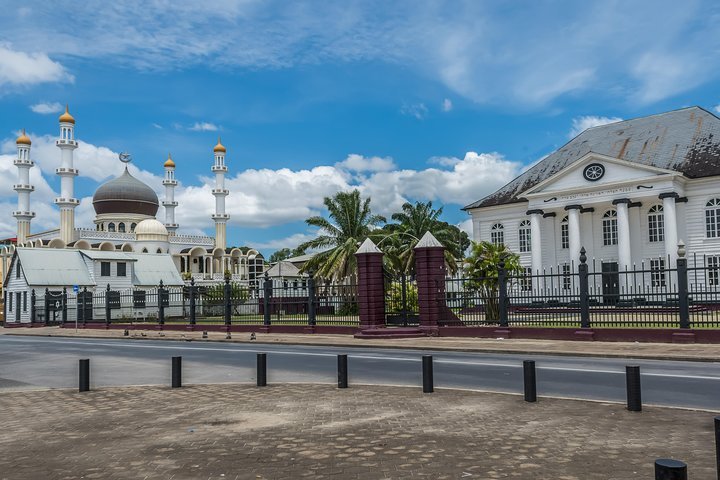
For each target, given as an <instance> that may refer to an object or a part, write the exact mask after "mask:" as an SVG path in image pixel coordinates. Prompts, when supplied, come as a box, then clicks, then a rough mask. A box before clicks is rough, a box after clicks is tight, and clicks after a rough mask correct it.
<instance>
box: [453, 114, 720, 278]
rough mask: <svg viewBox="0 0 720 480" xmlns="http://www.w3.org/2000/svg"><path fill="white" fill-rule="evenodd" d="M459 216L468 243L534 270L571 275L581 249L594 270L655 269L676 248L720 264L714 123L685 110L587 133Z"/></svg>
mask: <svg viewBox="0 0 720 480" xmlns="http://www.w3.org/2000/svg"><path fill="white" fill-rule="evenodd" d="M464 210H466V211H467V212H468V213H469V214H470V215H471V216H472V224H473V239H474V240H475V241H490V242H494V243H503V244H505V245H507V246H508V248H509V249H510V250H512V251H513V252H516V253H518V254H519V255H520V259H521V262H522V264H523V266H524V267H525V268H526V269H532V271H533V272H542V271H549V270H550V269H551V268H552V269H553V271H558V268H561V269H563V270H565V271H569V270H570V269H571V268H572V269H573V271H575V266H574V265H576V264H577V263H578V259H579V255H580V249H581V248H582V247H584V248H585V249H586V251H587V256H588V258H589V259H593V260H594V265H595V268H597V269H599V268H603V271H621V272H622V271H623V270H625V269H628V270H630V269H633V268H639V267H640V266H641V265H643V266H644V267H645V268H648V269H654V270H662V269H664V268H667V267H666V265H667V263H668V262H670V265H671V266H674V265H675V263H674V262H675V260H676V259H677V256H678V253H677V252H678V243H679V242H680V241H682V242H684V243H685V245H686V247H687V252H688V255H689V256H693V254H697V255H702V256H703V258H704V259H705V261H706V263H707V265H708V266H710V267H712V266H713V265H714V266H715V267H717V266H720V118H718V117H716V116H715V115H713V114H712V113H710V112H708V111H706V110H703V109H702V108H699V107H690V108H684V109H681V110H676V111H672V112H667V113H662V114H658V115H651V116H648V117H643V118H637V119H633V120H627V121H622V122H617V123H612V124H608V125H602V126H598V127H593V128H590V129H587V130H585V131H584V132H582V133H581V134H580V135H578V136H577V137H575V138H573V139H572V140H571V141H570V142H568V143H567V144H566V145H564V146H563V147H562V148H560V149H559V150H557V151H555V152H554V153H552V154H551V155H549V156H547V157H546V158H544V159H543V160H542V161H540V162H539V163H537V164H536V165H534V166H533V167H531V168H530V169H528V170H527V171H526V172H524V173H523V174H521V175H520V176H518V177H517V178H515V179H514V180H513V181H511V182H510V183H508V184H507V185H505V186H504V187H502V188H501V189H499V190H498V191H496V192H494V193H493V194H491V195H488V196H487V197H485V198H483V199H481V200H478V201H477V202H475V203H472V204H470V205H468V206H466V207H465V208H464ZM592 268H593V267H592V266H591V269H592ZM708 281H709V282H711V283H712V282H713V281H715V282H717V281H718V279H717V278H715V279H714V280H713V278H710V279H709V280H708Z"/></svg>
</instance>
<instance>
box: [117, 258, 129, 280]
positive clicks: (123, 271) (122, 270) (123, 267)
mask: <svg viewBox="0 0 720 480" xmlns="http://www.w3.org/2000/svg"><path fill="white" fill-rule="evenodd" d="M126 275H127V263H125V262H118V264H117V276H118V277H124V276H126Z"/></svg>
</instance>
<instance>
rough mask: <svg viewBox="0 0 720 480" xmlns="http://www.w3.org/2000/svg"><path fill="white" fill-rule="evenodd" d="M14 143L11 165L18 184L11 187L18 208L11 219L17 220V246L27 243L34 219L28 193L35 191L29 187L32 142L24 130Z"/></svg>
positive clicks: (31, 165) (32, 163)
mask: <svg viewBox="0 0 720 480" xmlns="http://www.w3.org/2000/svg"><path fill="white" fill-rule="evenodd" d="M15 143H16V144H17V158H16V159H15V162H13V163H15V166H16V167H17V169H18V183H17V184H15V185H13V190H15V191H16V192H17V194H18V208H17V211H15V212H13V217H15V218H16V219H17V243H18V245H19V244H21V243H25V242H27V238H28V237H29V236H30V222H31V221H32V219H33V218H35V212H31V211H30V193H31V192H33V191H34V190H35V187H34V186H32V185H30V169H31V168H32V167H33V166H34V165H35V162H33V161H32V160H30V145H31V144H32V142H31V141H30V137H28V136H27V135H25V130H24V129H23V132H22V135H20V136H19V137H18V138H17V140H16V141H15Z"/></svg>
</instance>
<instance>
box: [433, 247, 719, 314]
mask: <svg viewBox="0 0 720 480" xmlns="http://www.w3.org/2000/svg"><path fill="white" fill-rule="evenodd" d="M717 258H718V257H714V256H710V257H705V256H693V257H691V259H690V262H688V259H686V258H679V259H678V260H677V263H676V265H675V266H674V267H672V268H666V265H670V263H671V262H670V260H669V259H657V260H652V261H650V262H648V263H647V264H646V263H643V264H641V265H639V266H636V267H635V268H633V269H631V270H618V269H617V268H608V267H607V265H608V264H605V263H602V262H596V261H594V260H593V261H592V262H590V264H588V263H587V260H586V259H585V258H584V254H583V256H582V257H581V263H580V264H579V265H578V266H577V267H575V266H574V265H560V266H559V267H557V268H556V269H549V270H548V271H544V272H542V273H537V274H532V273H529V272H526V273H522V274H518V273H510V272H507V271H505V269H504V265H502V264H501V265H500V266H499V267H498V269H497V271H496V272H492V273H491V274H488V275H487V276H485V277H477V278H457V279H455V278H454V279H449V280H447V281H446V284H445V298H438V299H437V300H438V302H441V304H442V306H443V307H446V308H441V317H442V318H441V324H443V325H453V326H462V325H469V326H474V325H499V326H526V327H572V328H581V327H584V328H589V327H593V328H601V327H614V328H634V327H642V328H678V327H680V328H720V263H719V262H718V261H717ZM688 263H690V266H688Z"/></svg>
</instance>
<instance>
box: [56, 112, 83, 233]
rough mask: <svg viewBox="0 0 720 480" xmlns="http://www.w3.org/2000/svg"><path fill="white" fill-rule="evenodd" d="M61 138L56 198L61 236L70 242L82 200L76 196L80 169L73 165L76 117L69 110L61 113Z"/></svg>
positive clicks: (75, 143)
mask: <svg viewBox="0 0 720 480" xmlns="http://www.w3.org/2000/svg"><path fill="white" fill-rule="evenodd" d="M59 121H60V138H58V139H57V140H56V141H55V145H57V147H58V148H59V149H60V152H61V157H60V167H59V168H56V169H55V173H56V174H57V176H59V177H60V196H59V197H57V198H55V205H57V206H58V207H59V208H60V238H61V239H62V240H63V242H65V244H68V243H70V242H73V241H75V208H76V207H77V206H78V205H79V204H80V200H78V199H77V198H75V177H77V176H78V170H77V168H75V167H74V166H73V152H74V151H75V149H76V148H78V143H77V141H75V119H74V118H73V117H72V115H70V113H69V112H68V108H67V106H66V107H65V113H63V114H62V115H60V119H59Z"/></svg>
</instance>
